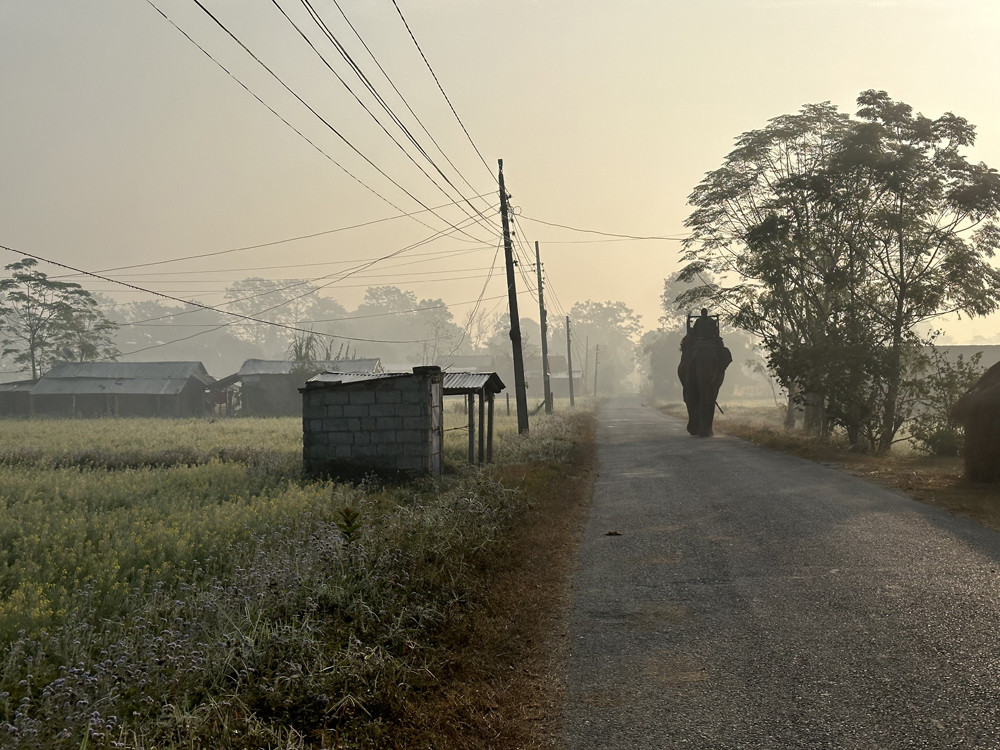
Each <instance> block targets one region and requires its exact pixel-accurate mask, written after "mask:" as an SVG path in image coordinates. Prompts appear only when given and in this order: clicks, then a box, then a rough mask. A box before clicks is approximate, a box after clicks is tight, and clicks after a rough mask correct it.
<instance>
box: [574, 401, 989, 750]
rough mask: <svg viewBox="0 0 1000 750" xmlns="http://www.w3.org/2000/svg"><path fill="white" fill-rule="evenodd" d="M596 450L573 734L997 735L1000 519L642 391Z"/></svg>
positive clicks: (869, 740)
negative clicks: (690, 429) (696, 416)
mask: <svg viewBox="0 0 1000 750" xmlns="http://www.w3.org/2000/svg"><path fill="white" fill-rule="evenodd" d="M598 462H599V468H598V471H599V476H598V478H597V480H596V484H595V491H594V500H593V507H592V509H591V512H590V517H589V520H588V523H587V528H586V531H585V536H584V540H583V543H582V545H581V548H580V553H579V555H580V559H579V568H578V570H577V571H576V573H575V574H574V579H573V602H572V605H571V613H570V637H571V654H570V657H569V663H568V667H567V675H566V686H567V690H566V693H567V695H566V707H565V711H564V714H563V734H564V737H563V739H564V740H565V745H566V747H567V748H568V750H596V749H598V748H601V749H602V750H603V749H607V750H612V749H613V750H641V749H644V748H655V749H656V750H666V749H668V748H706V749H707V748H712V749H713V750H735V749H742V748H747V749H750V748H755V749H756V748H766V749H767V750H782V749H783V748H809V749H810V750H818V749H820V748H837V749H841V748H843V749H848V748H850V749H857V750H894V749H895V748H934V749H935V750H938V749H941V748H961V749H962V750H974V749H978V748H982V749H984V750H985V749H986V748H989V749H990V750H995V749H996V748H1000V535H998V534H996V533H994V532H989V531H986V530H984V529H982V528H980V527H979V526H977V525H975V524H973V523H971V522H969V521H966V520H963V519H961V518H956V517H953V516H950V515H948V514H946V513H943V512H938V511H936V510H935V509H933V508H929V507H926V506H923V505H921V504H919V503H916V502H914V501H911V500H909V499H907V498H905V497H904V496H902V495H900V494H897V493H895V492H891V491H889V490H886V489H882V488H880V487H877V486H875V485H872V484H870V483H867V482H865V481H863V480H861V479H858V478H855V477H852V476H850V475H848V474H845V473H842V472H840V471H837V470H835V469H832V468H828V467H825V466H822V465H820V464H817V463H813V462H810V461H805V460H802V459H798V458H794V457H790V456H786V455H783V454H779V453H774V452H771V451H767V450H764V449H762V448H758V447H756V446H753V445H750V444H748V443H745V442H742V441H740V440H737V439H735V438H729V437H722V436H716V437H714V438H707V439H706V438H693V437H690V436H689V435H688V434H687V433H686V432H685V429H684V423H683V422H682V421H680V420H677V419H675V418H672V417H668V416H665V415H663V414H661V413H659V412H658V411H657V410H656V409H654V408H653V407H651V406H647V405H644V404H643V403H642V402H641V401H639V400H638V399H635V398H631V399H630V398H623V399H616V400H610V401H608V402H607V403H605V404H604V405H603V406H602V408H601V410H600V414H599V428H598Z"/></svg>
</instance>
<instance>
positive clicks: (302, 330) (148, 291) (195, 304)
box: [0, 245, 433, 353]
mask: <svg viewBox="0 0 1000 750" xmlns="http://www.w3.org/2000/svg"><path fill="white" fill-rule="evenodd" d="M0 249H2V250H7V251H8V252H11V253H14V254H15V255H22V256H24V257H26V258H34V259H35V260H39V261H42V262H43V263H49V264H50V265H53V266H57V267H59V268H65V269H67V270H69V271H74V272H76V273H78V274H83V275H84V276H90V277H92V278H95V279H100V280H101V281H109V282H111V283H113V284H119V285H120V286H124V287H128V288H130V289H134V290H135V291H138V292H145V293H146V294H152V295H154V296H156V297H162V298H164V299H169V300H172V301H174V302H180V303H182V304H185V305H192V306H193V307H197V308H200V309H202V310H209V311H211V312H215V313H220V314H222V315H229V316H231V317H233V318H237V319H240V320H245V321H248V322H251V323H258V324H262V325H269V326H273V327H275V328H283V329H286V330H289V331H295V332H297V333H313V331H310V330H308V329H305V328H298V327H297V326H292V325H288V324H286V323H278V322H276V321H272V320H263V319H262V318H255V317H253V316H252V315H244V314H242V313H236V312H232V311H231V310H223V309H221V308H218V307H213V306H211V305H205V304H202V303H200V302H192V301H190V300H183V299H180V298H179V297H171V296H170V295H168V294H163V293H162V292H154V291H153V290H151V289H143V288H142V287H138V286H135V285H134V284H128V283H126V282H124V281H116V280H115V279H112V278H109V277H107V276H101V275H100V274H97V273H94V272H92V271H85V270H83V269H82V268H75V267H73V266H70V265H67V264H65V263H59V262H58V261H54V260H49V259H48V258H43V257H42V256H40V255H35V254H33V253H27V252H24V251H23V250H17V249H15V248H12V247H8V246H7V245H0ZM284 304H287V302H286V303H284ZM270 309H274V308H269V310H270ZM269 310H261V311H258V313H257V314H258V315H259V314H260V313H261V312H268V311H269ZM227 325H228V324H227ZM224 327H225V326H224V325H223V326H220V328H224ZM326 335H329V336H331V337H333V338H340V339H345V340H348V341H363V342H365V343H373V344H419V343H423V342H425V341H433V339H414V340H410V341H388V340H378V339H364V338H354V337H351V336H338V335H336V334H326ZM133 353H134V352H133Z"/></svg>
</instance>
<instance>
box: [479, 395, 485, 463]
mask: <svg viewBox="0 0 1000 750" xmlns="http://www.w3.org/2000/svg"><path fill="white" fill-rule="evenodd" d="M485 427H486V404H485V403H484V401H483V391H482V390H480V391H479V463H483V460H484V459H485V452H486V445H485V440H486V435H485V434H484V433H485V429H484V428H485Z"/></svg>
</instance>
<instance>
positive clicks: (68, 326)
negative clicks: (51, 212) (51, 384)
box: [0, 258, 117, 379]
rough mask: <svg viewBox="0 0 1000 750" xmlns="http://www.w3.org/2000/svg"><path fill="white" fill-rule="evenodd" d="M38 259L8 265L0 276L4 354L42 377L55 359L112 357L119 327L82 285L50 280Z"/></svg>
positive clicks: (0, 331) (0, 318) (28, 259)
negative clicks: (4, 273)
mask: <svg viewBox="0 0 1000 750" xmlns="http://www.w3.org/2000/svg"><path fill="white" fill-rule="evenodd" d="M37 265H38V261H36V260H34V259H33V258H24V259H22V260H19V261H16V262H15V263H10V264H8V265H6V266H4V269H5V270H6V271H7V272H8V273H9V274H10V275H9V276H8V277H7V278H5V279H2V280H0V333H2V335H3V341H2V343H3V356H4V357H9V358H10V359H11V360H12V361H13V362H14V363H15V364H17V365H21V366H22V367H24V368H25V369H26V370H27V371H29V372H30V373H31V377H32V378H33V379H34V378H38V377H39V376H41V374H42V373H43V372H44V371H45V370H47V369H48V368H49V367H50V366H51V365H52V362H53V361H54V360H58V359H69V360H84V359H90V358H96V357H102V356H103V357H107V358H114V356H115V355H116V353H117V352H116V350H115V348H114V344H113V335H114V332H115V330H116V329H117V326H116V325H115V324H114V323H112V322H111V321H109V320H108V319H107V318H106V317H105V316H104V314H103V313H102V312H101V311H100V310H99V309H98V307H97V302H96V301H95V300H94V298H93V296H92V295H91V294H90V292H88V291H87V290H86V289H84V288H83V287H82V286H80V285H79V284H74V283H72V282H68V281H58V280H56V279H50V278H49V277H48V276H47V275H46V274H44V273H42V272H41V271H39V270H38V269H37V268H36V266H37Z"/></svg>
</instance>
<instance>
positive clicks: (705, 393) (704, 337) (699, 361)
mask: <svg viewBox="0 0 1000 750" xmlns="http://www.w3.org/2000/svg"><path fill="white" fill-rule="evenodd" d="M694 317H695V316H694V315H689V316H688V332H687V335H685V336H684V338H683V339H682V341H681V361H680V363H679V364H678V365H677V377H678V378H679V379H680V381H681V386H682V387H683V390H684V404H685V406H687V412H688V424H687V431H688V432H689V433H690V434H692V435H697V436H700V437H709V436H711V435H712V424H713V421H714V418H715V407H716V400H717V399H718V397H719V388H720V387H721V386H722V381H723V380H724V379H725V376H726V368H727V367H729V365H730V363H731V362H732V361H733V355H732V353H731V352H730V351H729V349H727V348H726V347H725V345H724V343H723V341H722V337H721V336H719V322H718V316H712V315H709V314H708V308H702V310H701V315H700V316H698V317H697V319H696V320H695V322H694V324H693V325H692V323H691V318H694Z"/></svg>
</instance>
